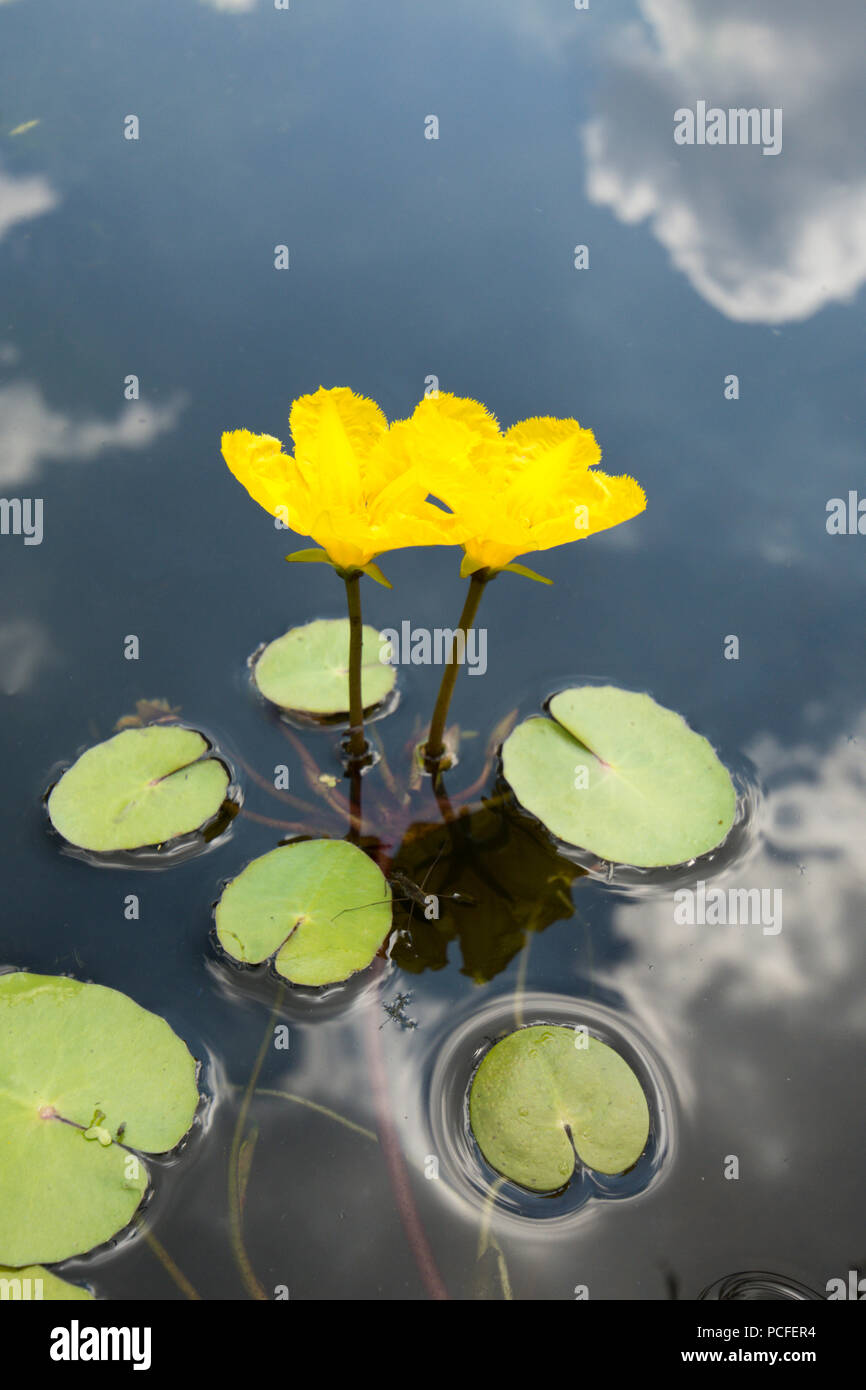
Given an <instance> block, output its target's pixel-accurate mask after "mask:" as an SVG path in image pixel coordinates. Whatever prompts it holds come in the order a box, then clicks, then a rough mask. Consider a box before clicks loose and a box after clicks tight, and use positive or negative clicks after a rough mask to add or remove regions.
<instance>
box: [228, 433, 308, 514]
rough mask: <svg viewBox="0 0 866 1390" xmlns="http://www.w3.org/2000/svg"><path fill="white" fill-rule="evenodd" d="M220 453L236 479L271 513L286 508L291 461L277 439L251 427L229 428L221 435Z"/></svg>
mask: <svg viewBox="0 0 866 1390" xmlns="http://www.w3.org/2000/svg"><path fill="white" fill-rule="evenodd" d="M222 456H223V458H224V459H225V461H226V463H227V464H228V466H229V468H230V469H231V471H232V473H233V474H234V476H235V477H236V478H237V480H238V482H239V483H241V484H242V485H243V486H244V487H245V488H246V490H247V492H248V493H249V494H250V496H251V497H252V499H253V501H255V502H258V504H259V506H260V507H264V509H265V511H266V512H270V514H271V516H273V515H275V513H276V511H277V508H278V507H288V506H289V500H288V491H289V487H288V468H289V465H290V464H291V462H292V460H291V459H290V458H288V457H287V455H285V454H284V453H283V446H282V444H281V443H280V441H279V440H278V439H274V438H273V436H272V435H269V434H252V433H251V431H250V430H229V431H227V432H226V433H225V434H224V435H223V437H222Z"/></svg>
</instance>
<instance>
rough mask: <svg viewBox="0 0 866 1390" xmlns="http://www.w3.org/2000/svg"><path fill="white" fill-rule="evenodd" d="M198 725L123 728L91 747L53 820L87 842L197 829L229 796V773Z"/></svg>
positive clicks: (54, 798)
mask: <svg viewBox="0 0 866 1390" xmlns="http://www.w3.org/2000/svg"><path fill="white" fill-rule="evenodd" d="M208 751H209V746H208V743H207V741H206V739H204V738H203V737H202V735H201V734H199V733H196V731H195V730H194V729H182V728H180V727H179V726H176V725H162V724H153V725H149V726H148V727H147V728H144V729H125V730H124V731H123V733H120V734H115V736H114V738H110V739H107V740H106V742H105V743H97V744H96V746H95V747H94V748H88V750H87V752H86V753H82V755H81V757H80V758H79V759H78V761H77V762H75V763H73V764H72V767H70V768H69V770H68V772H65V773H64V774H63V776H62V777H61V779H60V781H59V782H58V783H57V785H56V787H55V788H54V790H53V791H52V793H51V795H50V797H49V798H48V814H49V816H50V817H51V823H52V825H53V826H54V828H55V830H57V831H58V832H59V833H60V834H61V835H62V836H63V838H64V839H65V840H68V841H69V842H70V843H71V844H73V845H78V846H80V848H82V849H89V850H94V851H96V852H98V853H110V852H111V851H114V850H121V849H124V850H125V849H141V848H142V847H143V846H145V845H162V844H165V843H166V842H167V841H169V840H173V839H176V838H177V836H179V835H186V834H188V833H189V832H190V831H192V830H198V829H200V827H201V826H203V825H204V824H205V823H206V822H207V821H209V820H211V819H212V818H213V817H214V816H215V815H216V813H217V811H219V809H220V807H221V806H222V804H223V801H224V800H225V795H226V790H227V788H228V784H229V777H228V773H227V772H226V769H225V768H224V767H223V765H222V763H221V762H219V761H218V760H217V759H216V758H210V757H207V756H206V754H207V753H208Z"/></svg>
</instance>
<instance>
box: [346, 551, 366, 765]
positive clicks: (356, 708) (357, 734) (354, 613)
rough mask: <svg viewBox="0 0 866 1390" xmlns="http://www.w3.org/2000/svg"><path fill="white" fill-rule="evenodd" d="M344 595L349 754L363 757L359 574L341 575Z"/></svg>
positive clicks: (355, 571) (357, 571)
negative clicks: (346, 624)
mask: <svg viewBox="0 0 866 1390" xmlns="http://www.w3.org/2000/svg"><path fill="white" fill-rule="evenodd" d="M344 579H345V583H346V599H347V601H348V604H349V757H350V758H352V759H353V760H354V759H360V758H363V756H364V754H365V753H366V751H367V741H366V739H365V738H364V701H363V697H362V695H361V649H362V646H363V639H364V633H363V627H362V622H361V574H360V571H359V570H354V571H351V570H350V571H349V572H348V573H347V574H345V576H344Z"/></svg>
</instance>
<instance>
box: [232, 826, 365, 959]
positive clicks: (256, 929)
mask: <svg viewBox="0 0 866 1390" xmlns="http://www.w3.org/2000/svg"><path fill="white" fill-rule="evenodd" d="M215 916H216V930H217V937H218V938H219V942H220V945H221V946H222V947H223V949H224V950H225V951H226V952H227V953H228V954H229V955H230V956H232V957H233V959H234V960H239V961H243V962H245V963H246V964H249V965H258V964H260V963H261V962H262V961H263V960H267V959H268V958H269V957H270V956H275V960H274V967H275V969H276V971H277V973H278V974H280V975H282V976H283V977H284V978H285V979H287V980H291V982H292V984H296V985H329V984H335V983H336V982H337V981H339V980H346V979H348V977H349V976H350V975H353V974H354V973H355V972H356V971H357V970H364V969H365V968H366V967H367V966H368V965H369V964H370V962H371V961H372V959H373V957H374V956H375V954H376V952H377V951H378V949H379V947H380V946H381V944H382V942H383V941H384V939H385V937H386V936H387V935H388V932H389V931H390V930H391V889H390V886H389V884H388V880H387V879H386V878H385V876H384V874H383V873H382V872H381V870H380V869H378V868H377V867H376V865H375V864H374V863H373V861H372V859H368V857H367V855H366V854H364V852H363V850H360V849H358V848H357V846H356V845H350V844H349V843H348V842H347V841H346V840H302V841H300V842H299V843H297V844H293V845H281V846H280V847H279V848H278V849H273V850H271V851H270V853H269V854H263V855H262V856H261V858H259V859H254V860H253V861H252V863H251V864H248V865H247V867H246V868H245V869H244V870H243V871H242V872H241V873H240V874H238V876H237V878H235V879H232V881H231V883H229V884H228V886H227V887H226V889H225V891H224V892H223V895H222V897H221V898H220V900H219V902H218V903H217V907H216V913H215Z"/></svg>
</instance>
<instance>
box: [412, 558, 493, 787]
mask: <svg viewBox="0 0 866 1390" xmlns="http://www.w3.org/2000/svg"><path fill="white" fill-rule="evenodd" d="M489 578H490V571H489V570H486V569H483V570H476V571H475V573H474V574H473V575H472V577H471V579H470V580H469V592H468V594H467V595H466V602H465V603H464V605H463V612H462V613H461V614H460V622H459V624H458V631H459V632H462V633H463V641H462V643H460V644H459V645H461V646H462V647H463V650H464V652H465V650H466V634H467V632H468V630H469V628H471V626H472V624H473V622H474V620H475V614H476V613H477V612H478V605H479V603H480V602H481V595H482V594H483V592H484V585H485V584H486V583H487V581H488V579H489ZM457 650H458V637H457V634H456V633H455V635H454V638H453V640H452V643H451V652H450V654H449V657H448V664H447V666H446V667H445V670H444V672H443V675H442V684H441V685H440V686H439V694H438V696H437V697H436V707H435V709H434V710H433V718H432V719H431V721H430V732H429V734H428V735H427V744H426V747H425V749H424V756H425V759H426V762H427V768H428V771H436V770H438V765H439V763H441V760H442V755H443V753H444V752H445V744H444V742H443V735H444V733H445V720H446V719H447V718H448V709H449V706H450V704H451V696H452V695H453V694H454V686H455V684H456V681H457V671H458V669H459V663H458V661H457Z"/></svg>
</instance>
